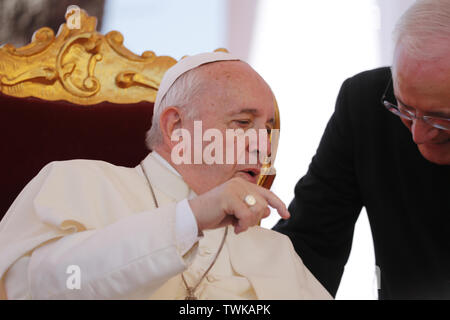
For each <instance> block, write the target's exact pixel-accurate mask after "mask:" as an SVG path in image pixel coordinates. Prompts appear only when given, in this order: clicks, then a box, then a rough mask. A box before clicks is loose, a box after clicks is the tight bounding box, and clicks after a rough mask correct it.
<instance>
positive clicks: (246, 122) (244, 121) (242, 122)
mask: <svg viewBox="0 0 450 320" xmlns="http://www.w3.org/2000/svg"><path fill="white" fill-rule="evenodd" d="M236 122H237V123H238V124H240V125H244V126H245V125H248V124H250V120H236Z"/></svg>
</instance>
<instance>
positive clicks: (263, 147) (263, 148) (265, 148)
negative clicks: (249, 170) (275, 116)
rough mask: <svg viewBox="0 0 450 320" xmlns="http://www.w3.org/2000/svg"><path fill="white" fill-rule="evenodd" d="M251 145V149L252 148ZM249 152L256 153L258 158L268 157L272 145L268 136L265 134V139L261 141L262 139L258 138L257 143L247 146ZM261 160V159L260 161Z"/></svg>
mask: <svg viewBox="0 0 450 320" xmlns="http://www.w3.org/2000/svg"><path fill="white" fill-rule="evenodd" d="M252 145H253V148H252ZM249 152H250V153H252V152H256V153H257V154H258V156H262V157H265V156H267V157H270V155H271V154H272V144H271V142H270V134H267V138H265V139H263V138H262V137H260V136H259V137H258V141H257V143H256V144H252V143H250V144H249ZM261 160H263V159H261Z"/></svg>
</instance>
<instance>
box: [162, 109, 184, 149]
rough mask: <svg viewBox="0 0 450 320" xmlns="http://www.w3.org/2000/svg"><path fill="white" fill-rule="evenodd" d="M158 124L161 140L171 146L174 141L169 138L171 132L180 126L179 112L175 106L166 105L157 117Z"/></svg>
mask: <svg viewBox="0 0 450 320" xmlns="http://www.w3.org/2000/svg"><path fill="white" fill-rule="evenodd" d="M159 125H160V127H161V131H162V135H163V141H164V144H165V145H166V146H172V144H175V143H176V142H173V141H172V140H171V137H172V133H173V132H174V131H175V130H176V129H180V128H181V125H182V123H181V112H180V109H179V108H177V107H167V108H166V109H164V111H163V113H162V114H161V117H160V118H159Z"/></svg>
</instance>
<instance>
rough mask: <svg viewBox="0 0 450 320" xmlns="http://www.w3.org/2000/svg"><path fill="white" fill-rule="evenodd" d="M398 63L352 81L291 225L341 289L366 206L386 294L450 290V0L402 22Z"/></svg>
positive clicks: (302, 249) (413, 11) (289, 230)
mask: <svg viewBox="0 0 450 320" xmlns="http://www.w3.org/2000/svg"><path fill="white" fill-rule="evenodd" d="M395 38H396V47H395V54H394V60H393V66H392V68H380V69H376V70H372V71H367V72H363V73H360V74H358V75H356V76H354V77H352V78H350V79H348V80H346V81H345V82H344V84H343V85H342V88H341V91H340V93H339V96H338V99H337V103H336V110H335V112H334V114H333V116H332V117H331V119H330V121H329V123H328V125H327V128H326V130H325V133H324V135H323V137H322V140H321V143H320V145H319V148H318V150H317V153H316V155H315V156H314V158H313V160H312V162H311V164H310V167H309V170H308V172H307V174H306V175H305V176H304V177H303V178H302V179H300V181H299V182H298V184H297V185H296V187H295V198H294V200H293V201H292V202H291V204H290V206H289V211H290V213H291V216H292V217H291V219H289V220H288V221H280V222H279V223H278V224H277V225H276V226H275V227H274V229H275V230H277V231H280V232H282V233H285V234H286V235H288V236H289V237H290V238H291V240H292V242H293V244H294V246H295V249H296V251H297V252H298V253H299V254H300V256H301V257H302V259H303V261H304V263H305V265H306V266H307V267H308V268H309V269H310V270H311V271H312V273H313V274H314V275H315V276H316V277H317V278H318V279H319V281H320V282H321V283H322V284H323V285H324V286H325V287H326V288H327V289H328V291H329V292H330V293H331V294H333V295H335V294H336V291H337V289H338V286H339V282H340V279H341V276H342V273H343V270H344V266H345V264H346V262H347V259H348V256H349V253H350V249H351V244H352V237H353V230H354V225H355V222H356V220H357V218H358V215H359V212H360V211H361V208H362V207H363V206H364V207H366V210H367V213H368V217H369V221H370V225H371V229H372V234H373V239H374V246H375V256H376V264H377V266H378V267H379V271H380V274H379V276H380V278H381V279H380V280H381V290H380V291H379V298H380V299H450V1H449V0H419V1H417V2H416V3H415V4H414V5H413V6H412V7H411V8H410V9H409V10H408V11H407V12H406V13H405V14H404V15H403V16H402V18H401V19H400V21H399V23H398V24H397V26H396V31H395Z"/></svg>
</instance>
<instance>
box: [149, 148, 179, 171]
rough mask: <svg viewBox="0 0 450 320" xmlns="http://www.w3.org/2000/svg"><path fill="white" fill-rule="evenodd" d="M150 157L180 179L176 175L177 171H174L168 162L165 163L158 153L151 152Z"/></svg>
mask: <svg viewBox="0 0 450 320" xmlns="http://www.w3.org/2000/svg"><path fill="white" fill-rule="evenodd" d="M152 155H153V157H154V158H155V159H156V160H158V162H159V163H161V164H162V165H163V166H164V167H166V168H167V169H169V170H170V171H171V172H172V173H174V174H176V175H177V176H179V177H181V175H180V174H179V173H178V171H177V170H175V168H174V167H172V165H171V164H170V163H169V161H167V160H166V159H164V158H163V157H162V156H161V155H160V154H159V153H158V152H156V151H152Z"/></svg>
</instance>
